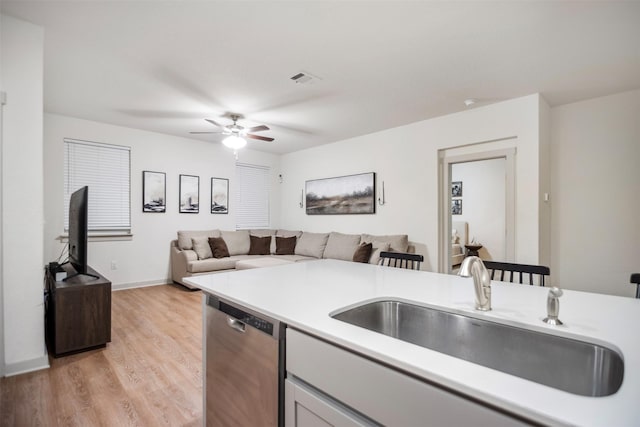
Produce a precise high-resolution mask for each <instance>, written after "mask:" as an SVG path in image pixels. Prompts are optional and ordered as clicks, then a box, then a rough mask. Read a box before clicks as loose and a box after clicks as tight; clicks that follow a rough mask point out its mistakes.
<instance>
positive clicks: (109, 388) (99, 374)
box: [0, 285, 202, 427]
mask: <svg viewBox="0 0 640 427" xmlns="http://www.w3.org/2000/svg"><path fill="white" fill-rule="evenodd" d="M201 298H202V293H201V292H191V291H188V290H186V289H185V288H182V287H180V286H178V285H162V286H152V287H146V288H139V289H130V290H122V291H117V292H113V294H112V308H111V310H112V311H111V316H112V317H111V322H112V326H111V342H110V343H109V344H108V345H107V347H106V348H103V349H98V350H91V351H87V352H83V353H78V354H75V355H72V356H66V357H61V358H58V359H54V358H50V363H51V368H50V369H45V370H42V371H38V372H32V373H28V374H23V375H17V376H14V377H9V378H2V379H0V425H2V426H83V427H84V426H162V425H166V426H200V425H202V306H201Z"/></svg>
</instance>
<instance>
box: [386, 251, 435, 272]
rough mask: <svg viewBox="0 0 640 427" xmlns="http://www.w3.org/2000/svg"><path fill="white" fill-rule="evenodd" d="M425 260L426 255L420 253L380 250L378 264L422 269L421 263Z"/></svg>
mask: <svg viewBox="0 0 640 427" xmlns="http://www.w3.org/2000/svg"><path fill="white" fill-rule="evenodd" d="M423 261H424V256H422V255H419V254H409V253H405V252H380V260H379V261H378V265H384V266H387V267H396V268H405V269H409V270H420V265H421V263H422V262H423Z"/></svg>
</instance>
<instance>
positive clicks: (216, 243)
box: [209, 237, 229, 258]
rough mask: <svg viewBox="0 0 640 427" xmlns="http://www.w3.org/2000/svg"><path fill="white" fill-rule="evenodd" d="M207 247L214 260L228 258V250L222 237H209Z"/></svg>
mask: <svg viewBox="0 0 640 427" xmlns="http://www.w3.org/2000/svg"><path fill="white" fill-rule="evenodd" d="M209 246H211V253H212V254H213V257H214V258H224V257H228V256H229V249H228V248H227V244H226V243H225V241H224V239H223V238H222V237H209Z"/></svg>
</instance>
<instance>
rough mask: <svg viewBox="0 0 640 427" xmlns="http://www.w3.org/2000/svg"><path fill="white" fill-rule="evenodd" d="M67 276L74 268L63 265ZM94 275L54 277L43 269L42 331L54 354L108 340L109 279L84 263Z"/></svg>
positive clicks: (90, 346) (109, 338) (87, 348)
mask: <svg viewBox="0 0 640 427" xmlns="http://www.w3.org/2000/svg"><path fill="white" fill-rule="evenodd" d="M63 268H64V270H65V272H66V273H67V275H68V276H71V275H72V274H75V273H76V271H75V270H74V268H73V267H72V266H70V265H68V264H67V265H64V266H63ZM87 273H90V274H92V275H94V276H96V277H97V278H96V277H91V276H85V275H82V274H80V275H77V276H74V277H70V278H69V279H68V280H66V281H59V282H57V281H56V280H55V276H54V275H53V274H52V273H51V272H50V271H49V269H46V283H47V290H48V299H47V316H46V333H47V344H48V347H49V353H50V354H52V355H53V356H54V357H59V356H66V355H68V354H72V353H78V352H80V351H85V350H90V349H93V348H97V347H104V346H106V345H107V343H108V342H110V341H111V282H110V281H109V280H108V279H106V278H105V277H104V276H102V275H101V274H100V273H98V272H97V271H95V270H94V269H92V268H91V267H88V271H87Z"/></svg>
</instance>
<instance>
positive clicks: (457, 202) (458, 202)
mask: <svg viewBox="0 0 640 427" xmlns="http://www.w3.org/2000/svg"><path fill="white" fill-rule="evenodd" d="M451 215H462V199H451Z"/></svg>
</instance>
